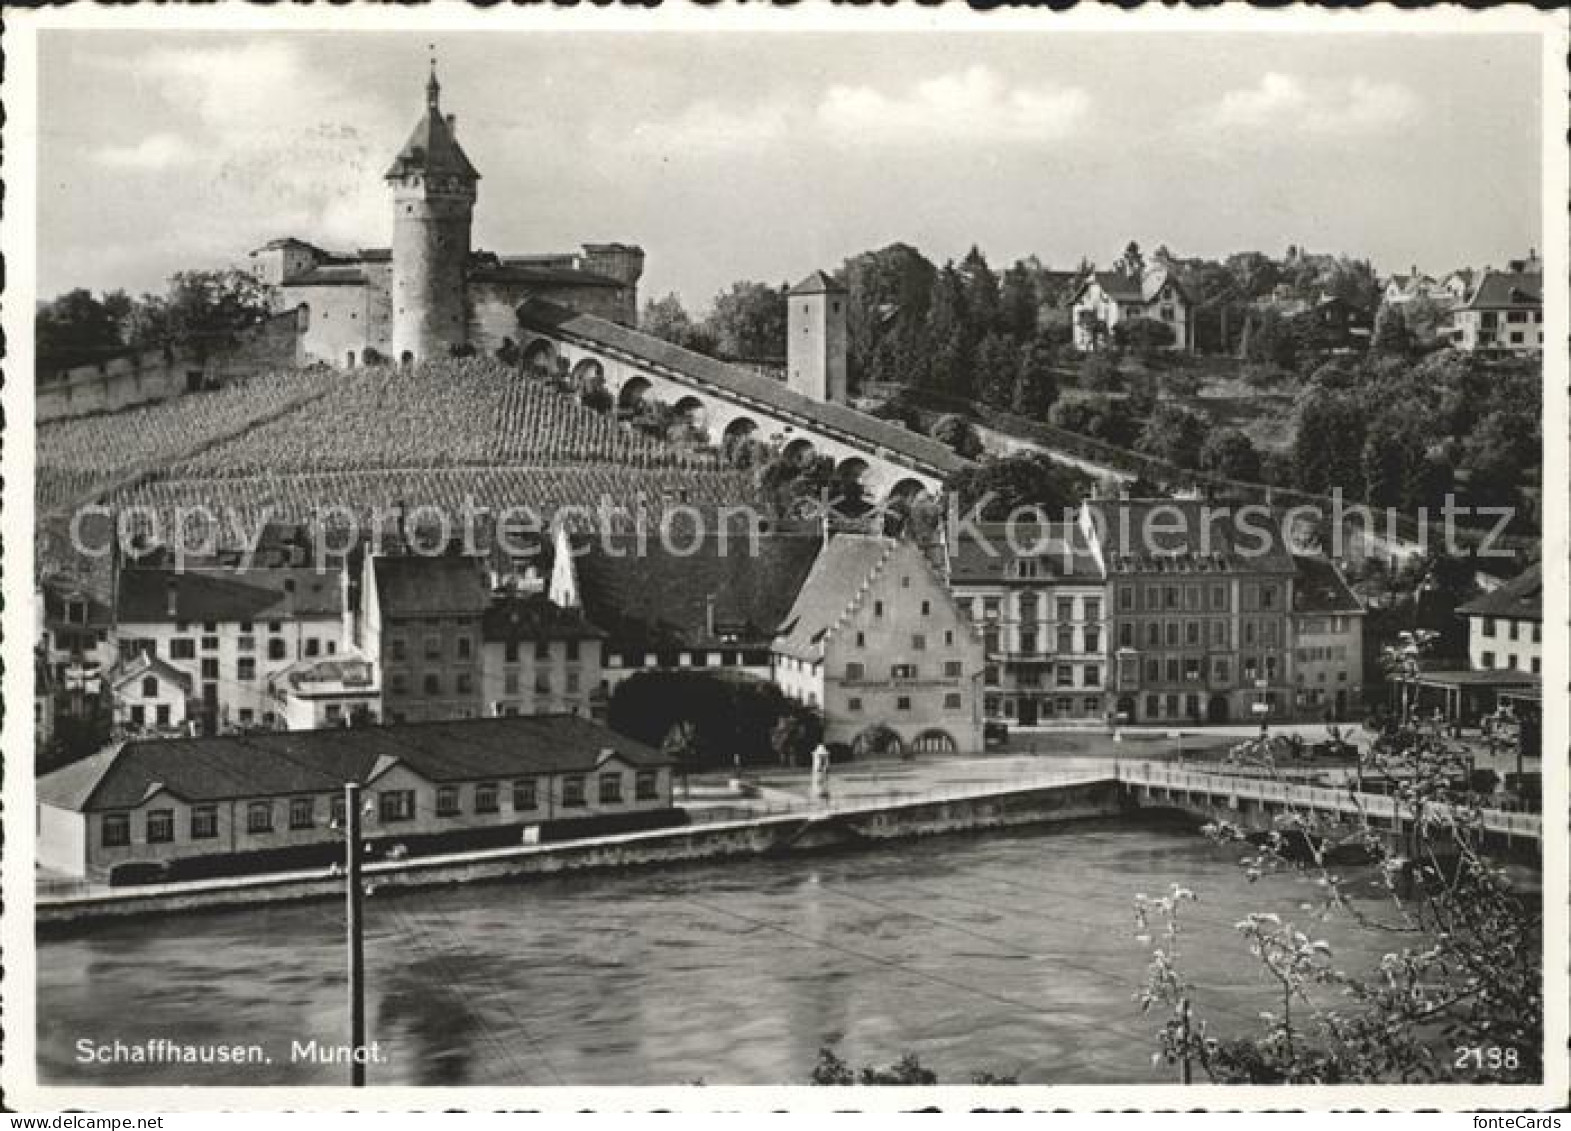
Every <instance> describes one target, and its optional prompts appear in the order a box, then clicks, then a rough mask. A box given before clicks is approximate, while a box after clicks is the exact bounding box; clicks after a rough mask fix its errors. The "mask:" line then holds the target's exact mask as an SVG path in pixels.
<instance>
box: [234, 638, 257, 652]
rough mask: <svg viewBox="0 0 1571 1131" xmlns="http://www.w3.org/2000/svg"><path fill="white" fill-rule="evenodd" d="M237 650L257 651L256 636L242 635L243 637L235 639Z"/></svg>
mask: <svg viewBox="0 0 1571 1131" xmlns="http://www.w3.org/2000/svg"><path fill="white" fill-rule="evenodd" d="M235 651H237V652H255V651H256V637H254V636H241V637H239V638H237V639H236V640H235Z"/></svg>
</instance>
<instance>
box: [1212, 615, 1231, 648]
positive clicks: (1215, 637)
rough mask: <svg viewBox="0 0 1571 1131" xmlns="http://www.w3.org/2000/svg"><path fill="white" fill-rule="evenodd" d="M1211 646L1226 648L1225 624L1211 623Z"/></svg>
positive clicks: (1223, 622) (1220, 622)
mask: <svg viewBox="0 0 1571 1131" xmlns="http://www.w3.org/2000/svg"><path fill="white" fill-rule="evenodd" d="M1211 644H1212V646H1213V647H1218V648H1225V647H1226V646H1227V622H1226V621H1225V620H1214V621H1212V622H1211Z"/></svg>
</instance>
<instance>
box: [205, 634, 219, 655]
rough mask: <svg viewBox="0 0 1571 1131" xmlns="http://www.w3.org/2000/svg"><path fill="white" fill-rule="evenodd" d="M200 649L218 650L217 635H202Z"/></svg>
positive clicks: (206, 650)
mask: <svg viewBox="0 0 1571 1131" xmlns="http://www.w3.org/2000/svg"><path fill="white" fill-rule="evenodd" d="M202 651H204V652H216V651H218V637H216V636H204V637H202Z"/></svg>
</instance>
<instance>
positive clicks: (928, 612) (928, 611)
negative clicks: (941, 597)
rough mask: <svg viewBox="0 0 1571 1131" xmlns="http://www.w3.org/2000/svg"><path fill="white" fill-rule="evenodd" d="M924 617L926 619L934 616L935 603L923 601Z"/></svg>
mask: <svg viewBox="0 0 1571 1131" xmlns="http://www.w3.org/2000/svg"><path fill="white" fill-rule="evenodd" d="M922 615H923V616H924V617H928V616H932V615H933V602H931V601H923V602H922Z"/></svg>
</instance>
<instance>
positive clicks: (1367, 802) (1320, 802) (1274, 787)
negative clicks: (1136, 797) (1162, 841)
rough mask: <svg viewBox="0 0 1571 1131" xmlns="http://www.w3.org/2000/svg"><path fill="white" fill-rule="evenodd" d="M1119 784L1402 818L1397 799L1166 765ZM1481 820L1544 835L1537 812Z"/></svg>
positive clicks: (1134, 772) (1122, 773)
mask: <svg viewBox="0 0 1571 1131" xmlns="http://www.w3.org/2000/svg"><path fill="white" fill-rule="evenodd" d="M1117 774H1118V780H1119V781H1121V782H1124V783H1126V784H1129V785H1144V786H1160V787H1162V788H1165V789H1182V790H1187V791H1189V792H1193V793H1207V794H1224V795H1226V796H1228V797H1235V798H1249V799H1250V800H1252V801H1276V802H1280V803H1282V804H1284V805H1287V804H1292V805H1299V806H1303V807H1305V808H1310V809H1325V810H1331V811H1333V812H1338V813H1362V814H1365V815H1367V816H1371V817H1380V818H1382V819H1385V820H1394V819H1396V818H1397V817H1398V816H1403V815H1406V814H1403V813H1402V812H1401V811H1400V810H1399V806H1398V802H1397V799H1396V798H1394V797H1391V796H1389V795H1386V794H1380V793H1359V792H1357V791H1355V790H1352V789H1331V788H1328V787H1326V786H1314V785H1300V784H1297V783H1294V782H1283V781H1272V780H1269V779H1261V778H1258V777H1246V776H1242V775H1239V776H1234V775H1231V774H1208V773H1197V772H1195V771H1193V770H1179V769H1174V768H1173V767H1172V766H1170V765H1168V764H1166V763H1161V762H1122V761H1121V762H1119V764H1118V769H1117ZM1478 813H1479V819H1480V821H1481V822H1482V824H1483V826H1484V828H1485V829H1487V830H1489V831H1490V832H1495V833H1505V834H1507V835H1508V836H1513V837H1524V838H1533V839H1537V838H1539V837H1540V836H1541V834H1542V832H1543V819H1542V817H1541V816H1540V815H1539V814H1537V813H1519V812H1513V811H1508V810H1505V809H1480V810H1479V811H1478Z"/></svg>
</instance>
